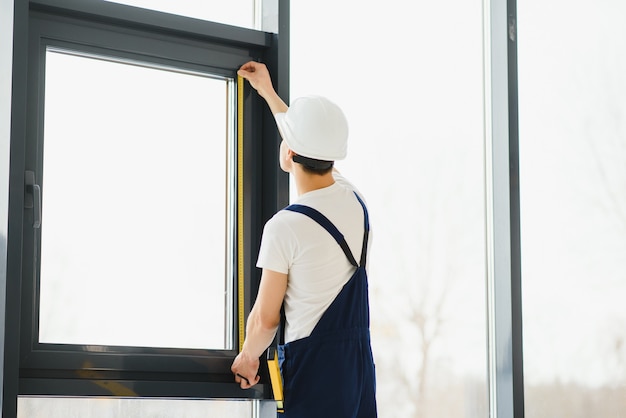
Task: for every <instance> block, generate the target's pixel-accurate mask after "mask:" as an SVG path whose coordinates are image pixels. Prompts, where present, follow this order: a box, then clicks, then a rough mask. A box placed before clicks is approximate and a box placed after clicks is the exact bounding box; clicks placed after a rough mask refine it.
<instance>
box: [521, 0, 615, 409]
mask: <svg viewBox="0 0 626 418" xmlns="http://www.w3.org/2000/svg"><path fill="white" fill-rule="evenodd" d="M518 8H519V15H518V17H519V19H518V21H519V40H520V41H519V86H520V87H519V89H520V93H519V99H520V185H521V211H522V212H521V216H522V219H521V220H522V224H521V226H522V275H523V276H522V278H523V281H522V283H523V303H524V305H523V314H524V317H523V322H524V379H525V391H526V408H525V409H526V417H527V418H533V417H547V416H567V417H569V418H577V417H607V418H608V417H615V418H617V417H622V416H624V411H625V410H626V303H624V300H625V298H626V280H624V279H625V278H626V100H624V98H625V97H626V78H625V77H624V74H626V27H625V26H624V24H623V18H624V16H626V3H624V2H623V1H619V0H615V1H610V0H607V1H599V2H592V3H581V2H571V1H566V0H551V1H549V2H545V1H538V0H533V1H525V2H519V4H518ZM581 28H584V30H581ZM565 33H566V34H567V36H566V37H563V34H565Z"/></svg>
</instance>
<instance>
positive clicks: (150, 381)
mask: <svg viewBox="0 0 626 418" xmlns="http://www.w3.org/2000/svg"><path fill="white" fill-rule="evenodd" d="M78 9H79V10H78ZM276 45H277V42H276V41H275V39H274V40H273V39H272V37H271V35H269V34H267V33H263V32H260V31H253V30H249V29H243V28H237V27H232V26H227V25H220V24H218V23H214V22H199V21H198V20H197V19H188V18H185V17H181V16H173V15H167V14H163V13H159V12H156V11H152V12H150V13H147V12H146V11H145V10H142V9H138V8H135V7H129V6H125V5H120V4H113V3H110V2H101V1H95V0H94V1H85V2H80V3H74V2H71V1H64V0H58V1H52V0H51V1H47V0H42V1H41V2H30V10H29V18H28V43H27V45H24V46H25V47H27V48H25V49H24V51H25V52H26V53H27V54H28V60H27V61H28V67H27V69H25V68H19V69H17V70H16V71H17V72H18V73H20V74H24V78H25V80H26V83H25V84H27V88H26V86H25V87H24V89H23V90H22V91H23V92H24V94H25V97H20V98H19V100H23V103H25V105H24V106H23V108H22V107H20V106H17V107H15V108H14V109H18V110H23V114H22V113H20V112H18V111H15V112H14V113H15V114H19V115H21V117H22V118H23V129H24V132H25V133H24V135H23V136H20V135H17V134H16V135H15V136H14V138H13V144H12V145H14V147H13V148H12V149H11V153H12V155H11V175H10V176H11V177H10V178H11V188H12V190H13V194H14V195H15V196H14V197H13V199H12V200H11V203H10V204H11V205H12V209H11V210H12V212H11V213H12V215H9V217H10V219H11V222H9V224H10V225H9V226H10V229H9V236H13V237H14V239H13V240H12V241H11V243H10V244H9V245H10V249H9V251H10V252H11V251H12V252H13V254H14V255H13V256H12V257H10V258H9V259H10V261H9V264H10V266H9V269H12V271H14V272H15V274H14V275H12V276H10V277H11V280H12V282H11V283H12V286H13V287H12V289H19V292H18V294H17V295H13V294H12V296H11V298H12V299H11V300H12V301H13V302H14V303H13V305H11V306H10V307H7V311H8V310H11V312H10V313H8V314H7V315H8V316H10V317H11V318H18V319H19V321H18V320H15V321H12V322H11V323H10V327H13V326H14V327H19V332H17V333H15V334H14V335H15V336H16V337H15V338H13V339H11V340H10V341H11V344H14V343H15V344H16V345H15V346H14V347H13V348H11V350H14V351H11V352H13V353H17V352H18V350H17V346H18V345H17V342H15V340H16V339H18V340H19V356H18V357H14V358H13V359H12V360H11V361H9V362H8V363H10V364H11V366H10V367H14V366H13V365H15V368H14V369H12V370H14V373H15V374H14V375H13V376H16V377H15V379H16V380H15V382H10V383H11V385H12V386H10V387H11V388H12V390H13V391H15V392H17V390H18V386H17V379H19V392H17V393H16V394H15V396H16V397H17V396H22V401H21V405H22V406H21V408H23V410H22V412H24V411H27V410H28V408H30V407H34V408H37V406H38V405H39V406H41V405H44V406H43V408H44V409H45V408H48V407H50V408H56V407H55V406H53V405H55V403H54V401H52V402H53V403H52V404H50V403H47V401H46V400H44V399H43V398H42V397H44V398H45V397H49V396H54V395H59V396H63V397H68V402H66V403H65V404H64V405H66V406H68V409H67V411H72V410H73V411H77V410H78V409H74V408H79V409H80V408H82V406H81V405H83V406H85V405H86V406H85V408H87V409H90V408H92V407H93V406H94V405H103V403H98V402H92V401H89V402H88V401H87V400H86V399H84V398H81V397H90V396H114V397H122V398H125V397H133V398H143V397H166V398H237V399H255V400H261V399H267V398H268V397H269V396H270V391H269V387H268V386H267V384H266V383H267V380H266V379H265V376H264V374H263V370H262V371H261V375H262V376H261V379H262V380H261V384H260V385H258V386H257V387H255V389H254V390H249V391H243V390H241V389H240V388H239V386H238V385H237V384H236V383H235V382H234V379H233V376H232V373H231V371H230V365H231V363H232V361H233V359H234V357H235V356H236V354H237V350H238V348H239V346H240V344H241V343H242V335H243V328H244V327H245V318H246V316H247V314H248V312H249V310H250V307H251V305H252V301H253V297H254V296H255V295H256V288H257V286H258V280H259V275H260V274H259V272H258V271H257V269H256V268H255V267H254V263H253V262H251V261H250V260H253V259H255V256H256V251H257V247H258V241H259V238H260V234H261V227H262V225H263V221H264V219H266V218H267V217H268V215H267V213H270V212H271V213H273V212H274V211H275V210H276V207H275V206H274V204H277V203H276V202H273V201H271V200H267V199H264V201H263V202H262V203H261V202H260V200H259V196H261V195H263V196H264V197H267V196H274V197H275V196H276V194H277V192H276V191H275V188H272V187H270V186H267V185H266V184H265V182H267V184H270V185H273V184H274V182H275V181H276V180H275V178H276V172H277V170H276V168H275V166H274V165H273V164H271V163H273V162H274V160H272V159H271V158H270V159H269V163H268V167H269V166H270V165H271V166H272V170H271V171H268V172H264V170H266V166H265V164H263V163H261V162H259V161H258V158H257V156H258V155H259V154H260V151H259V144H260V143H261V142H262V141H261V140H260V138H261V137H262V136H265V137H266V138H267V139H266V141H267V142H268V143H270V144H272V143H274V142H276V144H275V148H277V146H278V142H277V141H272V139H275V138H276V137H277V133H276V132H275V130H274V132H265V133H264V132H263V126H264V125H266V122H265V121H264V118H265V117H266V116H268V115H265V114H264V113H263V109H264V108H263V107H262V103H261V100H260V99H259V98H258V96H256V95H254V94H252V93H251V91H250V90H249V88H248V87H247V86H245V85H239V84H238V83H237V76H236V71H237V69H238V68H239V67H240V66H241V65H242V64H243V63H245V62H247V61H248V60H251V59H254V60H262V61H264V62H267V63H268V65H269V66H270V67H272V68H276V66H277V56H276V54H275V52H273V51H274V50H273V48H275V47H276ZM268 54H272V55H271V56H269V57H268ZM15 100H18V98H17V96H16V99H15ZM269 116H271V115H269ZM18 120H19V118H18ZM268 120H269V121H270V122H272V123H273V120H272V119H268ZM18 126H19V124H18ZM16 138H17V139H16ZM24 138H25V139H24ZM265 148H267V149H268V150H269V151H270V152H271V150H272V145H268V146H266V147H265ZM264 188H270V189H271V190H272V191H269V192H267V193H261V191H262V190H263V189H264ZM11 228H12V229H11ZM18 295H19V296H18ZM11 331H13V328H11ZM8 341H9V340H8ZM50 399H58V398H50ZM122 404H124V405H126V403H124V402H122V403H120V404H119V405H122ZM129 404H132V405H131V406H130V408H131V409H132V408H136V407H138V405H151V404H150V403H129ZM6 405H12V403H8V404H6ZM45 405H47V406H45ZM59 405H60V403H59ZM107 405H113V406H112V408H113V409H115V408H117V406H115V405H118V404H115V403H114V402H109V403H108V404H107ZM160 405H163V404H160ZM229 405H230V406H233V404H229ZM233 407H234V408H244V409H245V408H248V409H249V408H252V409H255V410H256V409H258V407H259V404H258V402H256V403H252V404H251V405H248V406H243V407H238V406H233ZM211 408H212V407H211V406H207V404H206V403H201V404H198V407H197V408H195V409H194V410H195V411H197V413H202V411H204V412H207V411H210V410H212V409H211ZM24 413H25V412H24ZM68 413H69V412H68ZM100 413H105V412H104V410H100ZM255 413H256V412H255ZM129 414H130V413H129Z"/></svg>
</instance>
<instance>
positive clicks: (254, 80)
mask: <svg viewBox="0 0 626 418" xmlns="http://www.w3.org/2000/svg"><path fill="white" fill-rule="evenodd" d="M237 74H238V75H240V76H242V77H243V78H245V79H246V80H248V81H249V82H250V85H251V86H252V87H253V88H254V89H255V90H256V91H258V92H259V95H261V97H263V98H265V99H267V95H268V94H270V93H272V92H273V91H274V86H272V79H271V78H270V73H269V71H268V70H267V67H266V66H265V64H261V63H260V62H256V61H249V62H247V63H245V64H244V65H242V66H241V68H240V69H239V71H237Z"/></svg>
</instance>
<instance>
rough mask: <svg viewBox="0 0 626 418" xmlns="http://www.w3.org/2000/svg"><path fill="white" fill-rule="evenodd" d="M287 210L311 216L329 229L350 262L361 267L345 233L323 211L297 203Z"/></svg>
mask: <svg viewBox="0 0 626 418" xmlns="http://www.w3.org/2000/svg"><path fill="white" fill-rule="evenodd" d="M285 210H290V211H292V212H298V213H302V214H303V215H306V216H308V217H309V218H311V219H313V220H314V221H315V222H317V223H318V224H320V226H322V228H324V229H325V230H326V231H328V233H329V234H330V235H332V236H333V238H334V239H335V241H337V244H339V246H340V247H341V249H342V250H343V252H344V254H345V255H346V257H348V261H350V264H352V265H353V266H354V267H359V265H358V264H357V262H356V260H355V259H354V256H353V255H352V251H350V247H348V243H347V242H346V239H345V237H344V236H343V234H342V233H341V232H339V230H338V229H337V227H336V226H335V225H334V224H333V223H332V222H331V221H330V219H328V218H327V217H326V216H324V215H323V214H322V213H321V212H319V211H318V210H316V209H313V208H312V207H309V206H304V205H297V204H296V205H289V206H287V207H286V208H285Z"/></svg>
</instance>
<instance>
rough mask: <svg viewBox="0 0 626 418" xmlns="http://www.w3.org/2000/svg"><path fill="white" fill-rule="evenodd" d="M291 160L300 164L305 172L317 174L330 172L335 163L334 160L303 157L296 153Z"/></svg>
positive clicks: (321, 174)
mask: <svg viewBox="0 0 626 418" xmlns="http://www.w3.org/2000/svg"><path fill="white" fill-rule="evenodd" d="M292 160H293V162H294V163H298V164H300V165H301V166H302V170H303V171H304V172H305V173H308V174H317V175H320V176H323V175H324V174H328V173H330V172H331V171H332V169H333V166H334V164H335V162H334V161H325V160H317V159H315V158H309V157H304V156H302V155H298V154H294V155H293V157H292Z"/></svg>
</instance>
